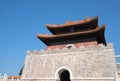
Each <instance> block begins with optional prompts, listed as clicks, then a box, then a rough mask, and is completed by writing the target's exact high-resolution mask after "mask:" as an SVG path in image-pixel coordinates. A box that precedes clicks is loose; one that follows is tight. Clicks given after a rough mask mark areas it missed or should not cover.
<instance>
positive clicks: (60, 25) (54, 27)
mask: <svg viewBox="0 0 120 81" xmlns="http://www.w3.org/2000/svg"><path fill="white" fill-rule="evenodd" d="M94 21H98V16H96V17H94V18H91V19H88V20H87V19H85V20H80V21H75V22H71V23H68V24H67V23H66V24H46V27H47V28H48V29H49V30H51V29H59V28H65V27H69V26H75V25H83V24H87V23H92V22H94ZM96 24H98V23H96Z"/></svg>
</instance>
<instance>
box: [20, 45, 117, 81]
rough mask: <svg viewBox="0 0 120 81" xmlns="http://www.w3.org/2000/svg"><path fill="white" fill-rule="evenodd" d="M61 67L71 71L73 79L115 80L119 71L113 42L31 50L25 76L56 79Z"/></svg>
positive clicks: (37, 79)
mask: <svg viewBox="0 0 120 81" xmlns="http://www.w3.org/2000/svg"><path fill="white" fill-rule="evenodd" d="M61 69H66V70H68V71H69V73H70V79H71V80H72V81H78V80H82V81H98V80H99V81H113V80H115V72H116V62H115V57H114V49H113V45H112V44H108V45H107V46H106V47H105V46H104V45H102V44H99V45H98V46H91V45H90V46H88V47H84V46H80V47H79V48H75V47H73V48H70V49H68V48H63V49H55V50H51V49H47V50H40V51H36V50H35V51H33V52H31V51H27V55H26V59H25V66H24V69H23V74H22V80H24V81H28V80H35V81H48V80H49V81H55V80H57V79H59V75H58V72H59V71H60V70H61Z"/></svg>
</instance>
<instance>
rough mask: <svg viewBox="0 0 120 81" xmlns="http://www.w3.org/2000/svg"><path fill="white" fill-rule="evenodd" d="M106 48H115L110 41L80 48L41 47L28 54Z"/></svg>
mask: <svg viewBox="0 0 120 81" xmlns="http://www.w3.org/2000/svg"><path fill="white" fill-rule="evenodd" d="M106 49H113V44H112V43H109V44H107V46H105V45H103V44H99V45H98V46H94V45H89V46H88V47H85V46H80V47H78V48H75V47H74V48H70V49H69V48H67V47H65V48H63V49H59V48H56V49H54V50H52V49H47V50H44V49H41V50H40V51H37V50H34V51H29V50H28V51H27V55H33V54H34V55H38V54H50V53H65V52H77V51H92V50H106Z"/></svg>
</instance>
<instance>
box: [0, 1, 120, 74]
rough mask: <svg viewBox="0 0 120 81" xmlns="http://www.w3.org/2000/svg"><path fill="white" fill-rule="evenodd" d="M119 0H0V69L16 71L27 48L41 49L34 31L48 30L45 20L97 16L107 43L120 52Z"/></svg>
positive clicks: (52, 21) (41, 46) (21, 63)
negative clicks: (103, 26) (112, 44)
mask: <svg viewBox="0 0 120 81" xmlns="http://www.w3.org/2000/svg"><path fill="white" fill-rule="evenodd" d="M119 4H120V1H119V0H0V73H2V74H3V73H7V74H8V75H18V73H19V71H20V69H21V68H22V66H23V65H24V59H25V56H26V51H27V50H40V49H45V47H46V46H45V44H43V43H42V42H41V41H40V40H39V39H37V37H36V34H37V33H42V34H47V33H48V34H50V32H49V31H48V30H47V28H46V27H45V24H63V23H65V21H66V20H70V21H75V20H81V19H84V18H85V17H87V16H90V17H92V18H93V17H95V16H99V25H102V24H106V30H105V37H106V41H107V43H109V42H112V43H114V48H115V53H116V54H120V36H119V35H120V5H119Z"/></svg>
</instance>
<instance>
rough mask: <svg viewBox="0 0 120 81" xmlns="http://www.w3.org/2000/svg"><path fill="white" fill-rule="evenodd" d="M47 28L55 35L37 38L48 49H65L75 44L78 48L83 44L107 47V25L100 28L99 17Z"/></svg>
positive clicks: (39, 35) (38, 35)
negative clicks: (105, 36)
mask: <svg viewBox="0 0 120 81" xmlns="http://www.w3.org/2000/svg"><path fill="white" fill-rule="evenodd" d="M46 27H47V28H48V29H49V30H50V31H51V33H52V34H53V35H41V34H37V37H38V38H39V39H40V40H42V41H43V42H44V43H45V44H46V45H47V48H51V49H54V48H56V47H57V48H63V47H64V45H66V44H74V45H76V46H77V47H79V46H80V45H83V44H85V46H86V45H90V44H94V45H98V44H100V43H103V44H104V45H106V42H105V38H104V30H105V25H103V26H101V27H98V16H96V17H95V18H93V19H90V18H89V17H88V18H86V19H85V20H80V21H75V22H70V21H67V22H66V24H58V25H49V24H47V25H46Z"/></svg>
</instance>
